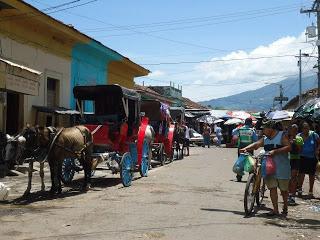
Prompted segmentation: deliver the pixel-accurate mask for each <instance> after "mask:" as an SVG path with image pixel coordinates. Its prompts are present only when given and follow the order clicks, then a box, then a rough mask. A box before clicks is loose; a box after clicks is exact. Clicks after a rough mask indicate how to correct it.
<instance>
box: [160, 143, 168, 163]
mask: <svg viewBox="0 0 320 240" xmlns="http://www.w3.org/2000/svg"><path fill="white" fill-rule="evenodd" d="M158 161H159V162H160V163H161V165H162V166H164V165H165V164H166V156H165V154H164V146H163V144H162V143H161V144H160V148H159V153H158Z"/></svg>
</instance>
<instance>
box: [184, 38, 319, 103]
mask: <svg viewBox="0 0 320 240" xmlns="http://www.w3.org/2000/svg"><path fill="white" fill-rule="evenodd" d="M299 49H302V51H303V52H305V53H311V52H312V51H313V49H314V46H313V45H312V44H310V43H305V35H304V33H302V34H301V35H300V36H298V37H292V36H288V37H283V38H281V39H278V40H276V41H275V42H273V43H271V44H269V45H266V46H258V47H257V48H255V49H253V50H251V51H248V52H247V51H235V52H231V53H229V54H227V55H225V56H223V57H219V58H212V59H211V61H216V60H230V59H243V58H259V57H261V56H263V57H265V56H266V57H268V56H270V57H271V56H278V55H298V53H299ZM315 54H316V51H315V52H314V53H313V55H315ZM297 60H298V59H297V58H295V57H294V56H291V57H279V58H265V59H259V60H241V61H224V62H223V61H221V62H208V63H201V64H198V65H197V66H196V67H195V70H196V73H195V74H192V75H189V76H188V79H189V80H188V82H193V83H195V84H198V83H201V84H205V85H215V86H194V85H189V86H188V85H187V84H184V86H185V88H184V95H186V96H187V97H190V98H192V99H194V100H196V101H201V100H208V99H212V98H218V97H224V96H228V95H232V94H236V93H239V92H243V91H246V90H253V89H257V88H259V87H262V86H264V85H265V82H268V83H271V82H277V81H280V80H282V79H284V78H285V77H286V76H287V75H293V74H298V67H297ZM306 60H307V59H305V61H306ZM308 61H309V62H308V64H307V65H306V66H305V69H304V71H307V70H309V69H311V68H312V67H313V65H314V61H315V59H313V58H310V59H309V60H308ZM304 65H305V63H304V62H303V64H302V66H304Z"/></svg>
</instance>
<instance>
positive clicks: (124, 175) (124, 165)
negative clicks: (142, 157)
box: [120, 152, 133, 187]
mask: <svg viewBox="0 0 320 240" xmlns="http://www.w3.org/2000/svg"><path fill="white" fill-rule="evenodd" d="M120 168H121V169H120V176H121V181H122V184H123V186H124V187H129V186H131V182H132V178H133V171H132V159H131V155H130V153H128V152H126V153H125V154H124V155H123V156H122V158H121V162H120Z"/></svg>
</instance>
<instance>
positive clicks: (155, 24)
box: [83, 4, 300, 32]
mask: <svg viewBox="0 0 320 240" xmlns="http://www.w3.org/2000/svg"><path fill="white" fill-rule="evenodd" d="M298 6H300V5H299V4H290V5H282V6H277V7H272V8H263V9H255V10H251V11H240V12H233V13H227V14H221V15H213V16H206V17H196V18H184V19H179V20H171V21H162V22H153V23H147V24H133V25H126V26H123V27H127V28H131V29H134V28H144V29H145V28H149V27H152V28H154V27H162V26H171V25H179V24H186V23H191V24H192V23H195V22H203V21H212V20H220V19H224V18H229V17H239V16H248V15H254V14H261V13H262V14H265V13H266V12H268V13H270V12H273V11H284V10H293V8H295V9H296V8H297V7H298ZM83 30H86V31H89V32H94V31H98V32H99V31H103V30H108V31H112V30H118V28H117V27H116V28H114V27H109V28H106V27H103V28H101V27H100V28H89V29H83Z"/></svg>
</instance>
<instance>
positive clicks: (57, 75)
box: [0, 0, 149, 134]
mask: <svg viewBox="0 0 320 240" xmlns="http://www.w3.org/2000/svg"><path fill="white" fill-rule="evenodd" d="M0 59H2V60H3V61H2V65H3V66H2V72H1V74H2V75H0V90H1V91H2V93H1V94H0V102H1V103H0V130H1V131H5V132H8V133H11V134H12V133H16V132H17V131H19V130H20V129H21V128H22V127H23V126H24V125H25V124H26V123H30V124H34V123H35V111H34V110H33V106H45V107H48V108H52V109H53V108H57V107H63V108H67V109H69V108H73V109H74V108H75V101H74V98H73V94H72V89H73V87H74V86H76V85H96V84H120V85H122V86H125V87H129V88H133V86H134V78H135V77H140V76H145V75H147V74H148V73H149V71H148V70H147V69H145V68H143V67H141V66H139V65H137V64H135V63H134V62H132V61H130V60H129V59H128V58H126V57H124V56H122V55H121V54H119V53H117V52H116V51H114V50H112V49H110V48H108V47H106V46H104V45H103V44H101V43H100V42H97V41H96V40H94V39H92V38H90V37H89V36H87V35H85V34H83V33H81V32H79V31H78V30H76V29H75V28H73V27H70V26H68V25H66V24H64V23H62V22H60V21H58V20H56V19H54V18H52V17H50V16H48V15H46V14H44V13H42V12H41V11H39V10H37V9H36V8H34V7H32V6H31V5H29V4H27V3H25V2H24V1H20V0H0ZM13 65H15V67H14V66H13ZM5 68H8V69H9V68H14V69H16V70H15V73H16V72H17V71H19V69H24V75H28V74H29V77H30V76H31V75H32V76H33V77H34V78H36V79H37V80H36V81H37V84H38V89H37V90H36V91H34V92H27V93H26V92H25V91H21V88H20V89H19V88H15V89H12V88H10V87H8V81H7V80H5V77H4V75H8V73H6V72H5V71H7V70H3V69H5ZM3 71H4V72H3ZM24 75H23V76H24ZM1 76H2V77H1ZM19 77H20V78H19V80H15V81H16V84H17V82H18V83H19V84H22V82H23V79H24V78H23V77H22V76H21V74H20V76H19ZM17 79H18V78H17ZM9 84H10V83H9ZM21 86H23V85H21ZM11 109H14V111H12V110H11ZM49 115H50V114H49ZM49 115H48V116H47V115H44V116H42V117H40V118H41V119H40V121H39V123H40V124H48V125H50V124H53V121H52V116H49ZM16 119H18V120H16ZM8 122H10V124H9V125H8Z"/></svg>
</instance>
